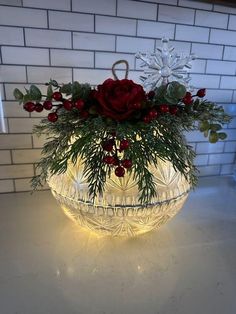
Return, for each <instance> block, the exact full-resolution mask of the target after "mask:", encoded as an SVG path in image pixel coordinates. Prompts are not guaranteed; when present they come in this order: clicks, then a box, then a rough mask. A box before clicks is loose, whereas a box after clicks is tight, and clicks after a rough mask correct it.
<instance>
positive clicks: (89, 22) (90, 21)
mask: <svg viewBox="0 0 236 314" xmlns="http://www.w3.org/2000/svg"><path fill="white" fill-rule="evenodd" d="M49 28H54V29H62V30H74V31H85V32H93V30H94V17H93V15H92V14H81V13H68V12H58V11H49Z"/></svg>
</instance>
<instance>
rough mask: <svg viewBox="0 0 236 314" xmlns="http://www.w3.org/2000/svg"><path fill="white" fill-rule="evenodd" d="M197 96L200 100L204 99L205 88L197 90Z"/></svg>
mask: <svg viewBox="0 0 236 314" xmlns="http://www.w3.org/2000/svg"><path fill="white" fill-rule="evenodd" d="M197 96H198V97H200V98H202V97H205V96H206V89H205V88H202V89H199V90H198V91H197Z"/></svg>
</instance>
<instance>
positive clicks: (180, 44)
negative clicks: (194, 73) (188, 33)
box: [156, 39, 195, 62]
mask: <svg viewBox="0 0 236 314" xmlns="http://www.w3.org/2000/svg"><path fill="white" fill-rule="evenodd" d="M161 46H162V44H161V40H160V39H157V40H156V47H161ZM170 46H172V47H174V48H175V50H174V51H175V52H177V53H178V54H181V53H183V54H185V55H189V54H190V50H191V43H187V42H185V41H176V40H171V41H170ZM194 62H195V61H194Z"/></svg>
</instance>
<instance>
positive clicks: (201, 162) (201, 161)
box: [194, 155, 208, 167]
mask: <svg viewBox="0 0 236 314" xmlns="http://www.w3.org/2000/svg"><path fill="white" fill-rule="evenodd" d="M207 162H208V155H197V156H196V157H195V159H194V164H195V165H196V166H197V167H198V166H205V165H207Z"/></svg>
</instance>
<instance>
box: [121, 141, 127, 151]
mask: <svg viewBox="0 0 236 314" xmlns="http://www.w3.org/2000/svg"><path fill="white" fill-rule="evenodd" d="M128 147H129V141H127V140H121V141H120V150H121V151H122V150H125V149H127V148H128Z"/></svg>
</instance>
